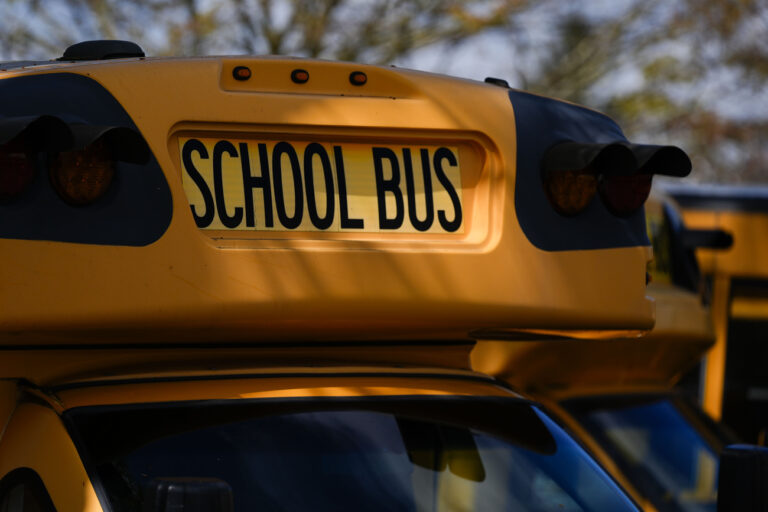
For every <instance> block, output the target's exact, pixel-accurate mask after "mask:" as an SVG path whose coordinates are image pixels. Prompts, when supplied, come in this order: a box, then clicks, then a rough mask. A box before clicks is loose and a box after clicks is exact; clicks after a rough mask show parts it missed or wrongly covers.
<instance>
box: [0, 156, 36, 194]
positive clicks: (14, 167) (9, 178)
mask: <svg viewBox="0 0 768 512" xmlns="http://www.w3.org/2000/svg"><path fill="white" fill-rule="evenodd" d="M34 177H35V162H34V160H33V159H32V155H31V154H29V153H28V152H27V151H26V150H25V148H24V146H23V145H22V144H21V143H18V142H10V143H8V144H5V145H3V146H0V200H3V201H9V200H13V199H15V198H17V197H19V196H20V195H21V194H23V193H24V191H25V190H27V188H28V187H29V185H30V184H31V183H32V180H33V179H34Z"/></svg>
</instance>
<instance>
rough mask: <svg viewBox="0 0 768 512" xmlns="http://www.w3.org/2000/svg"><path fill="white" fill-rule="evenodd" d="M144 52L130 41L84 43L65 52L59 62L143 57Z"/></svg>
mask: <svg viewBox="0 0 768 512" xmlns="http://www.w3.org/2000/svg"><path fill="white" fill-rule="evenodd" d="M143 56H144V50H142V49H141V47H140V46H139V45H137V44H136V43H132V42H130V41H114V40H104V41H83V42H82V43H77V44H73V45H72V46H70V47H69V48H67V49H66V50H65V51H64V56H63V57H61V58H60V59H59V60H108V59H130V58H135V57H143Z"/></svg>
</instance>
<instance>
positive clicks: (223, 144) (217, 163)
mask: <svg viewBox="0 0 768 512" xmlns="http://www.w3.org/2000/svg"><path fill="white" fill-rule="evenodd" d="M224 153H227V154H228V155H229V156H231V157H234V158H237V150H236V149H235V146H233V145H232V143H231V142H229V141H228V140H220V141H219V142H217V143H216V145H215V146H213V191H214V194H215V195H216V211H217V212H218V213H219V220H220V221H221V223H222V224H224V225H225V226H226V227H228V228H230V229H231V228H236V227H237V226H239V225H240V223H241V222H242V221H243V209H242V208H240V207H239V206H238V207H236V208H235V212H234V213H233V214H232V215H231V216H230V215H229V214H228V213H227V205H226V204H225V203H224V183H223V181H224V180H223V176H222V170H221V157H222V156H223V154H224Z"/></svg>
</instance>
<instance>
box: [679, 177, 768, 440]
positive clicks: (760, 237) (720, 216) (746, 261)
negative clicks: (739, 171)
mask: <svg viewBox="0 0 768 512" xmlns="http://www.w3.org/2000/svg"><path fill="white" fill-rule="evenodd" d="M668 191H669V193H670V194H671V195H672V196H673V197H674V198H675V199H676V200H677V201H678V202H679V203H680V206H681V208H682V211H683V216H684V218H685V221H686V223H687V224H690V225H691V226H695V227H700V228H705V229H713V228H715V229H722V230H725V231H727V232H729V233H731V234H732V235H733V239H734V243H733V247H731V248H730V249H729V250H727V251H711V250H707V249H704V248H702V249H700V250H699V251H697V256H698V259H699V262H700V264H701V268H702V272H703V273H704V274H705V275H706V276H707V277H708V279H709V282H710V287H711V290H712V297H713V298H712V313H713V315H714V320H715V329H716V334H717V342H716V344H715V346H714V347H713V348H712V350H711V351H710V352H709V353H708V354H707V358H706V362H705V363H706V364H705V367H704V387H703V389H704V402H703V403H704V407H705V409H706V410H707V411H708V412H709V413H710V414H711V415H712V416H713V417H715V418H722V420H723V422H724V423H725V424H727V425H728V426H729V427H731V428H732V429H733V430H734V431H736V432H737V433H738V435H739V436H740V437H741V438H743V439H744V440H746V441H749V442H759V443H760V444H766V432H768V407H766V406H767V405H768V372H766V369H765V368H766V364H767V363H768V344H766V334H768V286H766V285H767V284H768V237H767V235H768V188H766V187H765V186H750V187H745V186H722V185H720V186H703V185H699V186H686V187H674V186H668Z"/></svg>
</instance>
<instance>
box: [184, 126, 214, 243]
mask: <svg viewBox="0 0 768 512" xmlns="http://www.w3.org/2000/svg"><path fill="white" fill-rule="evenodd" d="M193 152H197V154H198V155H200V158H202V159H204V160H207V159H208V150H207V149H205V144H203V143H202V142H200V141H199V140H197V139H189V140H188V141H187V142H185V143H184V147H183V148H181V161H182V163H183V164H184V170H185V171H186V172H187V174H188V175H189V177H190V178H192V181H193V182H194V183H195V185H197V189H198V190H199V191H200V195H202V196H203V205H204V206H205V210H204V212H203V213H202V214H201V215H200V214H198V213H197V210H196V209H195V206H194V205H190V208H191V209H192V217H194V218H195V224H197V227H199V228H207V227H208V226H210V225H211V222H213V215H214V206H213V196H212V195H211V190H210V189H209V188H208V184H207V183H206V182H205V178H203V176H202V175H201V174H200V172H199V171H198V170H197V169H195V164H194V163H192V153H193Z"/></svg>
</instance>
